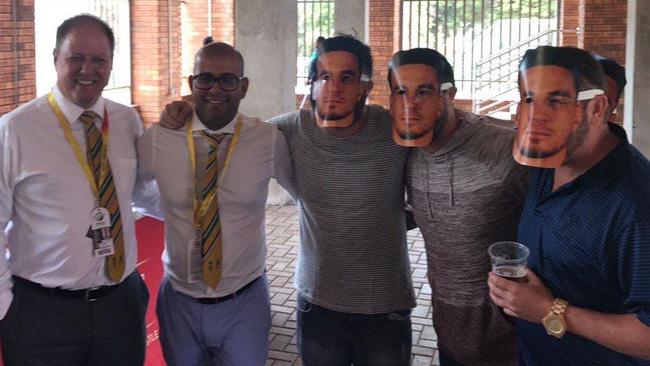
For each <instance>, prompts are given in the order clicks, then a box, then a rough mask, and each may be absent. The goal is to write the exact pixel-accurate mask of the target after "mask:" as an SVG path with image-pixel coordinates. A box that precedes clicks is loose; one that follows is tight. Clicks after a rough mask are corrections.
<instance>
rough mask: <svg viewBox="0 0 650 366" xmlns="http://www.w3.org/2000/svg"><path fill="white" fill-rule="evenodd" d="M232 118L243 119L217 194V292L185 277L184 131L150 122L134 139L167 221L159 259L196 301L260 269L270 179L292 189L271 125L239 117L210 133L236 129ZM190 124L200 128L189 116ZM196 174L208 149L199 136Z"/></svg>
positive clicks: (187, 178) (225, 144)
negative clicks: (219, 249) (220, 243)
mask: <svg viewBox="0 0 650 366" xmlns="http://www.w3.org/2000/svg"><path fill="white" fill-rule="evenodd" d="M238 117H241V120H242V123H243V125H242V129H241V135H240V138H239V142H238V143H237V144H236V147H235V149H234V151H233V155H232V160H231V162H230V164H229V166H228V167H227V169H226V170H225V172H224V175H223V177H222V179H221V180H220V181H219V188H218V191H217V198H218V202H219V216H220V220H221V226H222V237H223V272H222V275H221V280H220V281H219V284H218V285H217V288H216V290H213V289H211V288H210V287H208V286H207V285H206V284H204V283H203V282H202V281H198V282H190V281H189V280H188V269H189V263H188V257H189V256H188V247H189V243H190V240H191V239H192V233H193V231H192V219H193V195H194V187H195V183H196V180H195V177H194V176H193V174H192V167H191V163H190V156H189V151H188V146H187V140H186V133H187V132H186V130H185V128H183V129H180V130H168V129H165V128H162V127H160V126H158V125H154V126H153V127H151V128H150V129H148V130H147V131H145V133H144V135H143V137H142V138H141V139H140V142H139V144H138V153H139V157H140V171H139V174H140V175H141V178H142V179H148V178H150V177H153V178H155V179H156V181H157V183H158V188H159V189H160V201H161V202H160V204H161V206H162V211H163V213H164V218H165V251H164V253H163V257H162V258H163V264H164V267H165V273H166V275H167V276H168V278H169V279H170V281H171V283H172V286H173V287H174V289H176V290H177V291H180V292H182V293H184V294H186V295H188V296H191V297H194V298H203V297H221V296H226V295H229V294H231V293H233V292H235V291H237V290H238V289H240V288H241V287H243V286H244V285H246V284H247V283H248V282H250V281H252V280H254V279H255V278H257V277H259V276H260V275H262V273H264V265H265V258H266V246H265V244H266V243H265V241H266V236H265V227H264V213H265V203H266V198H267V195H268V183H269V179H270V178H272V177H273V178H275V179H276V180H277V181H278V182H279V183H280V184H281V185H282V186H284V187H285V188H287V189H288V190H289V191H290V192H291V191H292V189H291V180H292V178H293V176H292V163H291V158H290V155H289V150H288V148H287V144H286V141H285V139H284V136H283V135H282V133H281V132H280V131H279V130H278V128H277V127H276V126H274V125H272V124H269V123H265V122H262V121H260V120H259V119H257V118H250V117H246V116H244V115H241V114H239V115H237V116H236V117H235V119H233V120H232V121H231V122H230V123H228V125H226V126H225V127H223V128H222V129H219V130H217V131H214V132H215V133H234V131H235V126H236V123H237V119H238ZM192 123H193V126H192V129H193V130H194V131H197V130H205V129H206V127H205V126H204V125H203V124H202V123H201V122H200V121H199V119H198V117H196V115H194V118H193V121H192ZM232 139H233V136H232V135H229V136H227V137H226V138H225V139H224V140H223V141H222V142H221V144H219V147H218V149H217V156H218V162H219V169H220V174H221V173H222V172H223V169H224V160H225V159H226V155H227V154H228V150H229V148H230V144H231V142H232ZM194 145H195V149H196V156H197V159H196V161H197V164H196V166H197V168H196V170H197V172H196V175H197V176H200V175H201V174H202V171H203V167H204V166H205V160H206V158H207V153H208V150H209V146H208V144H207V143H206V142H205V140H204V139H203V138H200V137H199V136H194Z"/></svg>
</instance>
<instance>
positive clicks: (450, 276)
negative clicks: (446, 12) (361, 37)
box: [388, 48, 528, 366]
mask: <svg viewBox="0 0 650 366" xmlns="http://www.w3.org/2000/svg"><path fill="white" fill-rule="evenodd" d="M402 75H405V77H402ZM406 75H408V76H406ZM388 78H389V84H390V87H391V108H392V112H393V116H394V119H395V122H394V123H395V127H396V134H397V135H399V136H401V137H402V138H406V139H408V138H410V137H412V138H420V136H421V135H422V134H423V133H424V132H422V133H417V134H409V133H406V132H405V131H400V126H403V125H409V124H410V125H411V127H412V128H413V129H415V125H416V123H414V122H413V121H419V120H422V119H423V116H425V115H427V113H426V112H424V110H426V109H427V108H429V109H431V108H430V107H431V103H440V112H439V114H438V117H437V118H435V117H431V118H434V121H433V124H431V123H430V121H427V122H428V123H426V122H425V121H421V123H422V124H427V125H428V126H429V128H431V129H432V131H433V138H432V141H431V143H430V144H428V145H427V146H424V147H421V148H415V149H413V150H412V151H411V154H410V156H409V160H408V168H407V185H408V188H407V189H408V193H409V202H410V205H411V206H412V209H413V214H414V218H415V221H416V223H417V225H418V226H419V227H420V230H421V232H422V235H423V237H424V241H425V247H426V251H427V261H428V278H429V283H430V284H431V289H432V308H433V309H432V310H433V311H432V312H433V324H434V327H435V329H436V333H437V334H438V347H439V351H440V364H441V365H442V366H446V365H466V366H469V365H475V366H484V365H485V366H487V365H516V364H517V348H516V335H515V330H514V327H513V325H512V324H511V323H510V322H509V321H508V319H506V317H505V316H504V315H503V313H502V312H501V311H500V309H499V308H498V307H496V306H495V305H494V304H493V303H492V301H490V297H489V295H488V288H487V283H486V278H487V274H488V272H489V271H490V260H489V256H488V253H487V247H488V246H489V245H490V244H491V243H493V242H496V241H502V240H514V239H515V238H516V236H517V223H518V220H519V216H520V213H521V209H522V205H523V201H524V198H525V193H526V185H527V181H528V173H527V171H526V168H523V167H521V166H519V165H518V164H516V163H515V162H514V160H513V159H512V155H511V151H512V143H513V139H514V135H515V131H514V129H512V128H507V127H503V126H504V124H503V122H504V121H495V120H493V119H491V118H488V117H484V116H479V115H476V114H472V113H467V112H464V111H461V110H460V109H456V108H454V96H455V94H456V88H455V86H454V76H453V70H452V68H451V66H450V65H449V63H448V62H447V60H446V59H445V57H444V56H442V55H441V54H439V53H438V52H436V51H435V50H432V49H423V48H418V49H412V50H408V51H400V52H398V53H396V54H395V55H394V56H393V59H392V61H391V64H390V66H389V75H388ZM427 105H428V107H427ZM399 108H401V111H403V112H402V114H401V115H400V118H396V112H398V113H400V110H398V109H399ZM404 115H406V118H407V119H411V121H410V122H407V123H398V122H399V121H400V120H403V119H404V118H405V117H403V116H404Z"/></svg>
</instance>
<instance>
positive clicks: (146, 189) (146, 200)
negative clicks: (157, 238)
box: [133, 127, 164, 220]
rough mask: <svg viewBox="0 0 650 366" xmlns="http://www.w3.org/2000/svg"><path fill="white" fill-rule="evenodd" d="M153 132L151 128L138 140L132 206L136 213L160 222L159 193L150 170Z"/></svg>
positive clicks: (152, 157) (152, 158)
mask: <svg viewBox="0 0 650 366" xmlns="http://www.w3.org/2000/svg"><path fill="white" fill-rule="evenodd" d="M155 132H156V131H155V127H151V128H149V129H148V130H147V131H145V132H144V133H143V134H142V135H141V136H140V137H139V138H138V142H137V146H138V176H137V179H136V183H135V189H134V190H133V205H134V206H135V207H136V210H138V212H140V213H142V214H144V215H147V216H151V217H154V218H156V219H159V220H162V217H163V216H164V215H163V213H162V209H161V207H160V193H159V191H158V185H157V184H156V181H155V180H154V176H153V173H152V169H151V167H152V166H153V163H154V158H155V156H154V152H155V149H154V146H153V145H154V142H155Z"/></svg>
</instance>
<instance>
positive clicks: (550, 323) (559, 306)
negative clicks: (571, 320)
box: [542, 299, 569, 338]
mask: <svg viewBox="0 0 650 366" xmlns="http://www.w3.org/2000/svg"><path fill="white" fill-rule="evenodd" d="M567 305H569V303H568V302H566V301H565V300H562V299H555V300H554V301H553V306H551V311H550V312H549V313H548V314H547V315H546V316H545V317H544V319H542V324H544V328H546V333H548V335H552V336H553V337H555V338H562V336H563V335H564V333H565V332H566V322H565V321H564V311H565V310H566V307H567Z"/></svg>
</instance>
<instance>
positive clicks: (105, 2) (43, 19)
mask: <svg viewBox="0 0 650 366" xmlns="http://www.w3.org/2000/svg"><path fill="white" fill-rule="evenodd" d="M34 12H35V19H34V23H35V27H36V34H35V38H36V94H37V95H39V96H40V95H43V94H46V93H48V92H49V91H50V89H51V88H52V86H54V84H56V72H55V70H54V64H53V61H52V49H53V48H54V45H55V42H56V28H57V27H58V26H59V25H60V24H61V23H62V22H63V21H64V20H66V19H67V18H70V17H72V16H75V15H77V14H82V13H88V14H92V15H95V16H98V17H99V18H101V19H103V20H104V21H105V22H106V23H108V25H109V26H110V27H111V28H112V29H113V33H114V35H115V54H114V56H113V71H112V72H111V77H110V79H109V80H108V85H106V87H105V88H104V93H103V95H104V96H105V97H107V98H110V99H112V100H115V101H117V102H120V103H123V104H127V105H130V104H131V34H130V33H131V30H130V25H129V0H57V1H52V0H36V1H35V3H34Z"/></svg>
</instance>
